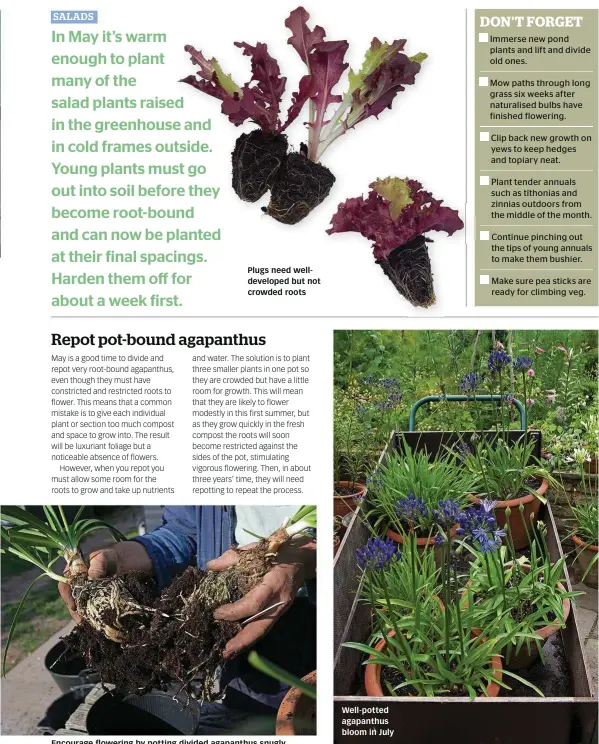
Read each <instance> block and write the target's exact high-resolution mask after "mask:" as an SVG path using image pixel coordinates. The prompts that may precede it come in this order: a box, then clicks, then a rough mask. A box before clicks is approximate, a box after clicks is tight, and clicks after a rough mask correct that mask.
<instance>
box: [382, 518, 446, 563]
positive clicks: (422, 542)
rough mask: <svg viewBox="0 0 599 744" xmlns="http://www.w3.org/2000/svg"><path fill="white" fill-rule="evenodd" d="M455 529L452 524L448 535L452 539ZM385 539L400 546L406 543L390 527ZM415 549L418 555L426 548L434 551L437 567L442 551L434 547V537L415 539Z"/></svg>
mask: <svg viewBox="0 0 599 744" xmlns="http://www.w3.org/2000/svg"><path fill="white" fill-rule="evenodd" d="M457 529H458V525H457V524H454V526H453V527H452V528H451V530H450V531H449V534H450V535H451V537H452V539H453V538H454V537H455V534H456V530H457ZM387 537H389V538H391V540H393V542H396V543H399V544H400V545H403V543H405V542H406V539H405V538H404V537H403V535H401V534H400V533H399V532H395V531H394V530H392V529H391V527H389V528H387ZM416 548H417V550H418V552H419V553H422V551H424V550H427V549H428V548H433V549H434V551H435V561H436V563H437V565H440V564H441V560H442V557H441V554H442V550H441V547H440V546H438V545H435V538H434V537H417V538H416Z"/></svg>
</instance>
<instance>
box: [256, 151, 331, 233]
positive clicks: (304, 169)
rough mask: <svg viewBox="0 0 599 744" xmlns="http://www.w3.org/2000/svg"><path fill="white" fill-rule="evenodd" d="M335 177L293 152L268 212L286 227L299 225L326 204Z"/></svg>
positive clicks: (278, 182)
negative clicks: (322, 203) (314, 210)
mask: <svg viewBox="0 0 599 744" xmlns="http://www.w3.org/2000/svg"><path fill="white" fill-rule="evenodd" d="M334 183H335V176H334V175H333V174H332V173H331V171H330V170H329V169H328V168H326V167H325V166H324V165H321V164H320V163H315V162H313V161H312V160H309V159H308V158H307V157H306V156H305V155H304V154H303V153H297V152H292V153H290V154H289V155H288V156H287V158H286V160H285V162H284V163H283V164H282V165H281V168H280V170H279V173H278V176H277V179H276V181H275V182H274V184H273V186H272V188H271V194H270V203H269V205H268V209H267V210H266V211H267V213H268V214H269V215H270V216H271V217H274V218H275V220H277V221H278V222H283V223H284V224H285V225H295V224H296V223H298V222H300V221H301V220H303V219H304V217H306V216H307V215H308V214H310V212H311V211H312V210H313V209H314V208H315V207H317V206H318V205H319V204H320V203H321V202H323V201H324V200H325V199H326V197H327V196H328V195H329V192H330V191H331V189H332V188H333V184H334Z"/></svg>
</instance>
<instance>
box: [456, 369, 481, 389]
mask: <svg viewBox="0 0 599 744" xmlns="http://www.w3.org/2000/svg"><path fill="white" fill-rule="evenodd" d="M481 382H482V378H481V376H480V375H479V374H477V373H476V372H468V374H466V375H464V376H463V377H462V381H461V382H460V390H461V392H462V393H474V392H475V391H476V390H478V388H479V386H480V384H481Z"/></svg>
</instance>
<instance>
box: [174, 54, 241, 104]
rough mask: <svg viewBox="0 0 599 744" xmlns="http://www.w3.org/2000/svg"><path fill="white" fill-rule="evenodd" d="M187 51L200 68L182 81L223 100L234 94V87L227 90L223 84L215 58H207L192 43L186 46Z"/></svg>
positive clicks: (181, 81)
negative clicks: (219, 77)
mask: <svg viewBox="0 0 599 744" xmlns="http://www.w3.org/2000/svg"><path fill="white" fill-rule="evenodd" d="M185 51H186V52H187V53H188V54H189V55H190V56H191V61H192V62H193V64H194V65H198V66H199V68H200V69H199V70H198V72H197V73H196V75H188V76H187V77H186V78H183V79H182V80H180V81H179V82H180V83H187V84H188V85H191V86H192V87H194V88H197V90H201V91H202V93H207V94H208V95H209V96H213V97H214V98H218V99H220V100H221V101H224V100H225V99H227V98H229V97H231V96H232V95H233V94H234V91H233V90H232V89H230V90H225V88H224V87H223V85H221V83H220V81H219V79H218V73H217V68H218V63H217V61H216V60H215V59H211V60H208V59H206V57H204V55H203V54H202V52H200V51H198V50H197V49H195V48H194V47H192V46H191V44H187V45H186V46H185ZM229 80H230V78H229ZM225 84H226V83H225ZM235 87H236V86H235Z"/></svg>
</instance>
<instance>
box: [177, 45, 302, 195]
mask: <svg viewBox="0 0 599 744" xmlns="http://www.w3.org/2000/svg"><path fill="white" fill-rule="evenodd" d="M235 46H237V47H239V48H240V49H243V53H244V54H245V55H247V56H248V57H250V58H251V66H252V77H251V79H250V81H249V83H245V84H244V85H243V86H239V85H237V83H235V82H234V80H233V79H232V77H231V76H230V75H227V74H226V73H225V72H223V70H222V68H221V66H220V64H219V63H218V61H217V60H216V59H214V58H212V59H206V58H205V57H204V55H203V54H202V52H201V51H198V50H197V49H195V48H194V47H193V46H191V45H189V44H188V45H187V46H186V47H185V51H186V52H188V53H189V54H190V55H191V61H192V62H193V63H194V64H195V65H198V67H199V70H198V71H197V73H196V75H188V76H187V77H186V78H183V79H182V80H181V81H180V82H183V83H188V84H189V85H191V86H193V87H194V88H196V89H197V90H200V91H202V92H203V93H207V94H208V95H209V96H213V97H214V98H218V99H219V100H221V101H222V106H221V111H222V112H223V114H225V116H227V117H228V119H229V121H230V122H231V123H232V124H235V126H237V127H238V126H240V125H241V124H243V123H244V122H246V121H248V120H250V121H252V122H254V124H256V125H257V126H258V129H255V130H254V131H252V132H250V133H249V134H245V133H244V134H242V135H240V136H239V137H238V138H237V141H236V143H235V149H234V150H233V155H232V167H233V188H234V190H235V193H236V194H237V195H238V196H239V198H240V199H243V201H248V202H256V201H258V199H260V198H261V197H262V196H264V194H265V193H266V192H267V191H268V190H269V189H270V188H271V187H272V185H273V183H274V180H275V178H276V176H277V173H278V170H279V168H280V167H281V164H282V163H283V162H284V161H285V158H286V156H287V136H286V135H285V134H284V132H285V130H286V129H287V127H288V126H289V125H290V124H291V122H292V121H293V120H294V119H295V118H297V116H298V115H299V113H300V111H301V109H302V105H303V104H302V105H300V104H299V101H298V103H297V104H296V105H294V106H292V107H291V108H290V109H289V112H288V114H287V118H286V120H285V121H284V122H283V121H281V118H280V106H281V98H282V96H283V93H284V92H285V86H286V82H287V80H286V78H284V77H282V75H281V71H280V69H279V65H278V63H277V61H276V59H274V57H272V56H271V55H270V54H269V53H268V48H267V45H266V44H263V43H261V42H258V43H257V44H256V46H251V45H250V44H246V43H245V42H235ZM296 97H297V96H296Z"/></svg>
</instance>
